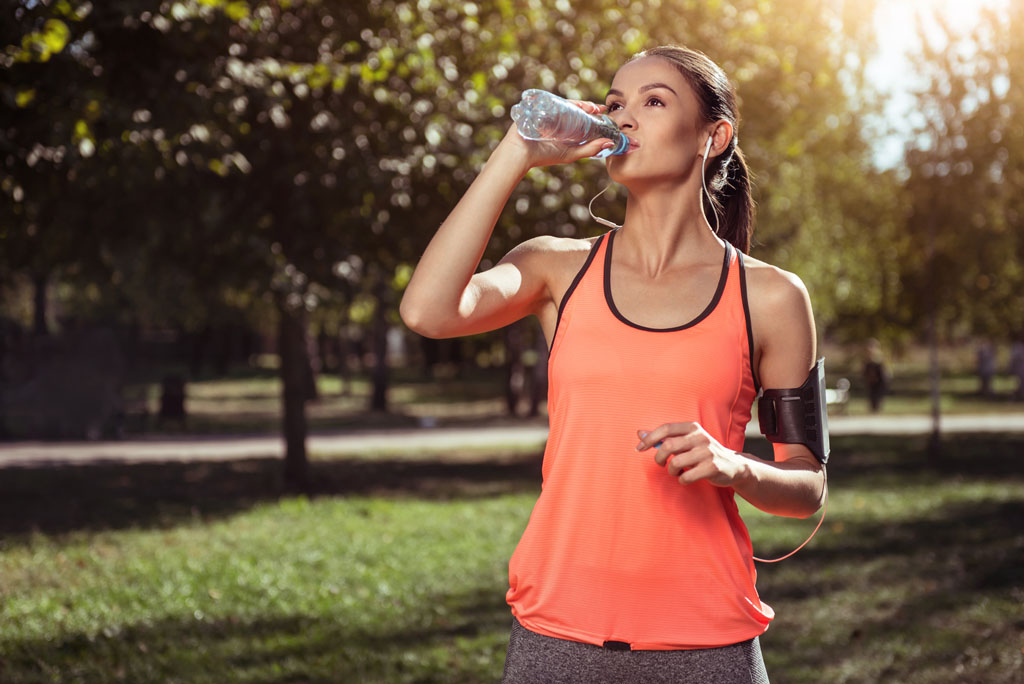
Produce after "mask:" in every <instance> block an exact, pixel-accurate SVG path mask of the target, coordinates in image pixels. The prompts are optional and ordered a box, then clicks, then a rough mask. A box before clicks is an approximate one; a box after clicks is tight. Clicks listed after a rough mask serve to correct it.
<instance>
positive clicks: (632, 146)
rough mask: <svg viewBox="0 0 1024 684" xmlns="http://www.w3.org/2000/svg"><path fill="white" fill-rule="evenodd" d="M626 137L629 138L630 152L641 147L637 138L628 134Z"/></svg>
mask: <svg viewBox="0 0 1024 684" xmlns="http://www.w3.org/2000/svg"><path fill="white" fill-rule="evenodd" d="M626 137H627V138H628V139H629V151H630V152H632V151H633V150H639V149H640V143H638V142H637V141H636V140H633V139H632V138H630V137H629V136H628V135H627V136H626Z"/></svg>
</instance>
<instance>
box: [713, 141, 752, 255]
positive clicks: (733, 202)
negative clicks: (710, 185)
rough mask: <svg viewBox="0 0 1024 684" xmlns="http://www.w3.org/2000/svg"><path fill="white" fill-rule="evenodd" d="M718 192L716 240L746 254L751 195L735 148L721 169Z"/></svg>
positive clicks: (748, 177)
mask: <svg viewBox="0 0 1024 684" xmlns="http://www.w3.org/2000/svg"><path fill="white" fill-rule="evenodd" d="M723 175H724V179H723V182H722V185H721V188H716V190H717V191H716V192H715V195H716V197H715V199H716V200H717V201H716V202H715V204H716V205H717V206H716V207H715V209H716V210H718V211H719V214H718V225H720V226H721V228H720V229H719V231H718V237H720V238H722V239H723V240H725V241H727V242H729V243H731V244H732V246H733V247H735V248H736V249H738V250H740V251H741V252H743V253H744V254H747V253H748V252H750V235H751V233H753V232H754V198H753V196H752V195H751V187H750V185H751V184H750V171H749V170H748V169H747V162H746V160H745V159H744V158H743V153H742V152H741V151H740V148H739V146H737V147H736V148H735V149H734V150H733V154H732V158H731V159H730V160H729V162H728V163H727V164H726V166H725V173H724V174H723Z"/></svg>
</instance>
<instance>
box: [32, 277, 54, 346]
mask: <svg viewBox="0 0 1024 684" xmlns="http://www.w3.org/2000/svg"><path fill="white" fill-rule="evenodd" d="M48 280H49V279H48V278H47V277H46V274H45V273H36V274H34V275H33V276H32V287H33V290H34V292H33V308H32V332H33V334H35V335H38V336H43V335H49V334H50V329H49V326H47V325H46V307H47V300H46V286H47V281H48Z"/></svg>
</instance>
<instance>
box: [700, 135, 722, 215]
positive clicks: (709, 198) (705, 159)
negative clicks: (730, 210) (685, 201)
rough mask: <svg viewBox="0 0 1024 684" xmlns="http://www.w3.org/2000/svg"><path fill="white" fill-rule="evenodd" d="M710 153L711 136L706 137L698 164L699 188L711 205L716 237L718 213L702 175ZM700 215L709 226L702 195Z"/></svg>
mask: <svg viewBox="0 0 1024 684" xmlns="http://www.w3.org/2000/svg"><path fill="white" fill-rule="evenodd" d="M710 153H711V136H710V135H709V136H708V144H707V145H705V146H704V161H703V162H701V164H700V187H701V188H703V189H704V194H706V195H707V196H708V203H709V204H711V211H712V212H713V213H714V215H715V227H714V228H713V230H714V231H715V235H718V212H717V211H715V202H714V200H712V199H711V193H710V192H708V185H707V181H706V180H705V173H704V170H705V168H706V167H707V164H708V154H710ZM700 215H701V216H703V217H704V222H705V223H707V224H708V226H710V225H711V221H708V215H707V214H706V213H705V212H704V196H703V195H701V198H700Z"/></svg>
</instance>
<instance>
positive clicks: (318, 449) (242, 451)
mask: <svg viewBox="0 0 1024 684" xmlns="http://www.w3.org/2000/svg"><path fill="white" fill-rule="evenodd" d="M941 425H942V432H943V433H946V434H951V433H958V432H1024V413H1005V414H984V415H951V416H944V417H943V418H942V423H941ZM829 432H830V434H832V435H857V434H873V435H914V434H928V433H930V432H931V417H930V416H885V415H880V416H835V417H832V418H831V419H830V430H829ZM547 434H548V426H547V423H546V422H540V421H535V422H533V423H529V424H524V425H506V426H486V427H458V428H456V427H432V428H418V429H394V430H376V431H369V430H351V431H344V432H337V433H329V434H324V433H318V434H314V435H311V436H310V437H309V439H308V441H307V443H306V446H307V449H308V450H309V452H310V453H311V454H314V455H329V456H365V455H368V454H382V453H392V454H402V453H414V452H424V451H428V452H431V453H444V452H445V451H446V450H450V449H451V450H454V449H459V450H466V449H481V450H485V449H489V450H495V451H500V450H502V449H507V450H513V449H523V448H537V449H538V450H539V449H542V448H543V447H544V443H545V441H546V440H547ZM758 434H759V433H758V428H757V423H756V421H752V422H751V423H750V424H749V425H748V426H747V435H748V436H757V435H758ZM283 454H284V444H283V442H282V440H281V438H280V437H276V436H267V435H261V436H229V437H209V436H202V437H174V438H156V437H151V438H145V439H134V440H121V441H110V442H7V443H0V468H4V467H9V466H25V465H35V466H38V465H54V466H56V465H70V464H88V463H101V462H118V463H153V462H159V461H211V460H212V461H225V460H234V459H242V458H280V457H281V456H282V455H283Z"/></svg>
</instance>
